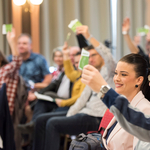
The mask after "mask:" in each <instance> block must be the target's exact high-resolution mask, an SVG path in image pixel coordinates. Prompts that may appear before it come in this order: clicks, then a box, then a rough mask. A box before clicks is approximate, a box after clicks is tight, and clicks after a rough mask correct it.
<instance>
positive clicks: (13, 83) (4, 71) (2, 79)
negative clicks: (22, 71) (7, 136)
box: [0, 56, 22, 115]
mask: <svg viewBox="0 0 150 150" xmlns="http://www.w3.org/2000/svg"><path fill="white" fill-rule="evenodd" d="M21 64H22V58H21V57H20V56H13V61H12V62H11V63H9V64H7V65H5V66H3V67H1V68H0V88H1V87H2V84H3V83H6V91H7V99H8V106H9V110H10V114H11V115H12V114H13V110H14V100H15V96H16V90H17V84H18V79H19V72H18V70H19V68H20V66H21Z"/></svg>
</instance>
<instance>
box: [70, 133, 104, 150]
mask: <svg viewBox="0 0 150 150" xmlns="http://www.w3.org/2000/svg"><path fill="white" fill-rule="evenodd" d="M69 150H106V149H105V147H104V145H103V142H102V136H101V134H99V133H90V134H87V135H85V134H84V133H81V134H79V135H78V136H77V138H76V139H74V140H72V142H71V144H70V147H69Z"/></svg>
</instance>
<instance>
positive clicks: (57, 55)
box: [52, 46, 64, 80]
mask: <svg viewBox="0 0 150 150" xmlns="http://www.w3.org/2000/svg"><path fill="white" fill-rule="evenodd" d="M62 49H63V47H62V46H60V47H56V48H55V49H54V50H53V57H52V59H53V61H54V63H55V64H56V65H57V66H56V67H57V70H56V71H54V72H53V73H52V80H55V79H58V78H59V75H60V74H61V73H62V72H63V71H64V65H63V53H62Z"/></svg>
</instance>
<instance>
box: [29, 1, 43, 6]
mask: <svg viewBox="0 0 150 150" xmlns="http://www.w3.org/2000/svg"><path fill="white" fill-rule="evenodd" d="M30 2H31V3H32V4H34V5H40V4H41V3H42V2H43V0H30Z"/></svg>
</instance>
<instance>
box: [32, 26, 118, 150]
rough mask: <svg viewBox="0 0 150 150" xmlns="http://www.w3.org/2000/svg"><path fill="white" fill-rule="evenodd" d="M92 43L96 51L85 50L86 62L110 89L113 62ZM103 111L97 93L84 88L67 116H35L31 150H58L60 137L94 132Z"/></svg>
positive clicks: (108, 55)
mask: <svg viewBox="0 0 150 150" xmlns="http://www.w3.org/2000/svg"><path fill="white" fill-rule="evenodd" d="M83 28H84V29H85V28H86V29H87V26H86V27H85V26H82V29H83ZM93 41H94V42H97V43H98V47H97V48H96V49H94V48H93V47H92V46H90V49H89V48H88V49H89V52H90V58H89V63H90V64H92V65H93V66H94V67H95V68H96V69H97V70H98V71H100V72H101V73H102V76H103V77H104V79H106V80H107V82H108V83H109V84H110V85H111V86H114V83H113V81H112V80H113V72H114V70H113V68H114V67H111V66H112V65H115V62H114V60H113V58H112V55H111V53H110V50H109V49H108V48H106V47H105V46H104V45H103V44H101V43H99V42H98V41H95V39H94V38H93ZM94 42H93V43H94ZM93 43H91V44H93ZM96 50H97V51H98V52H97V51H96ZM99 53H101V55H102V56H103V57H102V56H101V55H99ZM105 111H106V107H105V106H104V104H103V103H102V102H101V101H100V100H99V98H97V94H96V93H95V92H94V91H92V90H91V89H90V88H89V87H88V86H86V87H85V89H84V90H83V92H82V94H81V96H80V97H79V98H78V99H77V101H76V103H75V104H74V105H72V106H71V107H70V109H69V111H68V113H67V116H64V115H65V114H63V116H62V113H61V114H60V113H59V112H57V113H56V112H55V113H53V112H51V113H47V114H41V115H39V116H38V117H37V119H36V123H35V132H34V133H35V135H34V142H33V149H34V150H36V149H38V150H47V149H49V150H54V149H55V150H59V143H60V134H70V135H77V134H79V133H81V132H84V133H86V132H87V131H92V130H98V127H99V124H100V121H101V118H102V117H103V115H104V113H105Z"/></svg>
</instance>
